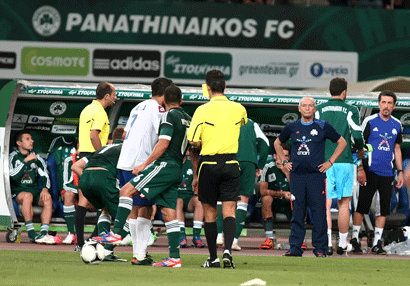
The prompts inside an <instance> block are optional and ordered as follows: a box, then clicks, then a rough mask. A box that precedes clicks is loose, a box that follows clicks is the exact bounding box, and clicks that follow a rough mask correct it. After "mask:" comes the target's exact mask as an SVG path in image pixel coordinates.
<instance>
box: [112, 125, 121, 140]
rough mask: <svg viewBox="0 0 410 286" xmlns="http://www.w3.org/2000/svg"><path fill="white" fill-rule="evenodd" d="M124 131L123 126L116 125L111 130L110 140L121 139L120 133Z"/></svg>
mask: <svg viewBox="0 0 410 286" xmlns="http://www.w3.org/2000/svg"><path fill="white" fill-rule="evenodd" d="M123 133H124V127H117V128H115V129H114V131H113V132H112V140H113V141H115V140H122V134H123Z"/></svg>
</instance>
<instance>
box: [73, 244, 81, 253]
mask: <svg viewBox="0 0 410 286" xmlns="http://www.w3.org/2000/svg"><path fill="white" fill-rule="evenodd" d="M81 249H82V247H81V246H79V245H76V246H75V248H74V252H81Z"/></svg>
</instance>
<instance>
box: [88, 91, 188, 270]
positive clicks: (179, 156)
mask: <svg viewBox="0 0 410 286" xmlns="http://www.w3.org/2000/svg"><path fill="white" fill-rule="evenodd" d="M181 104H182V93H181V90H180V89H179V88H178V87H176V86H175V85H171V86H169V87H168V88H167V89H166V90H165V108H166V110H167V112H166V113H165V114H164V115H163V117H162V119H161V123H160V127H159V141H158V143H157V145H155V148H154V150H153V152H152V154H151V155H150V156H149V157H148V158H147V159H146V160H145V161H144V163H143V164H142V165H139V166H137V167H136V169H134V170H136V171H137V174H138V175H137V176H136V177H135V178H133V179H132V180H131V181H129V182H128V183H127V184H125V186H124V187H122V188H121V191H120V204H119V206H118V212H117V216H116V219H115V223H114V228H113V230H112V231H111V233H109V234H107V235H104V236H100V237H95V238H94V239H95V240H97V241H100V242H102V243H116V242H117V241H120V240H121V237H122V234H121V228H122V226H123V225H124V223H125V220H126V219H127V217H128V215H129V214H130V212H131V208H132V198H133V197H134V196H136V195H140V194H143V195H144V196H145V197H146V198H147V199H148V200H151V199H155V203H156V205H157V206H161V212H162V216H163V218H164V221H165V226H166V229H167V235H168V245H169V257H170V258H168V259H165V260H164V261H162V262H158V263H154V264H152V266H156V267H181V265H182V263H181V259H180V255H179V237H180V232H179V225H178V220H177V215H176V204H177V198H178V186H179V184H180V183H181V181H182V162H183V159H184V155H185V151H186V149H187V146H188V141H187V139H186V136H185V134H186V131H187V129H188V127H189V124H190V122H191V117H190V116H189V115H188V114H186V113H185V111H184V110H183V109H182V108H181V107H180V106H181ZM154 161H155V162H154ZM153 162H154V164H153V165H151V166H150V167H148V168H147V169H146V170H145V168H146V167H147V166H149V165H150V164H151V163H153ZM145 250H146V249H145ZM137 255H139V257H138V256H137V257H135V258H134V259H133V264H134V265H151V263H152V262H151V260H150V259H149V258H147V257H146V254H145V252H144V254H139V253H138V254H137Z"/></svg>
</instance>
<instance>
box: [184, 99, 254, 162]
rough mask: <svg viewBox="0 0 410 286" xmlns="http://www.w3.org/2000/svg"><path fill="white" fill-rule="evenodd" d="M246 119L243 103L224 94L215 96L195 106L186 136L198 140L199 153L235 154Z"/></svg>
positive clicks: (194, 140) (190, 139) (191, 139)
mask: <svg viewBox="0 0 410 286" xmlns="http://www.w3.org/2000/svg"><path fill="white" fill-rule="evenodd" d="M247 122H248V118H247V114H246V109H245V107H243V106H242V105H241V104H240V103H236V102H233V101H230V100H228V98H227V97H226V96H215V97H213V98H212V99H211V101H210V102H208V103H205V104H203V105H201V106H199V107H198V108H197V109H196V111H195V113H194V116H193V117H192V121H191V125H190V127H189V129H188V133H187V138H188V140H189V141H193V142H201V145H202V149H201V155H202V156H205V155H215V154H236V153H237V152H238V139H239V131H240V128H241V126H242V125H244V124H246V123H247Z"/></svg>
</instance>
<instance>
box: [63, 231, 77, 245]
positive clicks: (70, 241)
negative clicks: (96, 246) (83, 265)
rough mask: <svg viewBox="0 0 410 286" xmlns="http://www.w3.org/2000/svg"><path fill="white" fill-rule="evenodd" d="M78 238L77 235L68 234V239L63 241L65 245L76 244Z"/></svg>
mask: <svg viewBox="0 0 410 286" xmlns="http://www.w3.org/2000/svg"><path fill="white" fill-rule="evenodd" d="M76 243H77V237H76V236H75V234H72V233H68V235H67V237H66V238H65V239H64V240H63V244H76Z"/></svg>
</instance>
